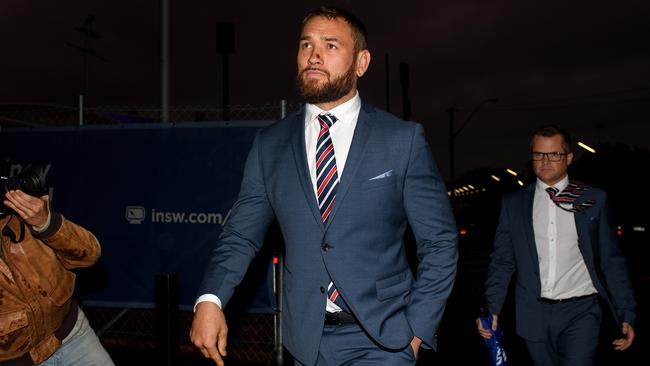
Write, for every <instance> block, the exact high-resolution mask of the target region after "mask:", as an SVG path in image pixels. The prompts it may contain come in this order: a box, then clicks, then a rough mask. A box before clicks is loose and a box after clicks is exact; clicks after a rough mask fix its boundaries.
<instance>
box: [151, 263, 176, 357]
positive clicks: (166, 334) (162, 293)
mask: <svg viewBox="0 0 650 366" xmlns="http://www.w3.org/2000/svg"><path fill="white" fill-rule="evenodd" d="M155 286H156V287H155V295H154V296H155V306H156V308H155V318H154V322H155V328H154V330H155V346H156V365H164V366H174V365H177V364H178V362H177V358H178V349H179V340H178V278H177V275H176V273H159V274H156V284H155Z"/></svg>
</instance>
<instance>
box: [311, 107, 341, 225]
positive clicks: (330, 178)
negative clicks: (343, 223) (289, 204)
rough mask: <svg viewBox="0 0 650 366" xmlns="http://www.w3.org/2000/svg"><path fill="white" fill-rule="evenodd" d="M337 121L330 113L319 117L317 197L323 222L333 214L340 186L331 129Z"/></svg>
mask: <svg viewBox="0 0 650 366" xmlns="http://www.w3.org/2000/svg"><path fill="white" fill-rule="evenodd" d="M336 121H337V119H336V117H334V116H333V115H331V114H329V113H323V114H320V115H318V122H319V123H320V133H319V134H318V142H317V144H316V190H317V193H316V195H317V196H318V209H319V210H320V216H321V219H322V220H323V222H324V223H325V222H327V218H328V217H329V215H330V213H331V212H332V206H333V205H334V198H335V197H336V188H337V187H338V184H339V174H338V171H337V169H336V157H335V156H334V145H333V144H332V138H331V137H330V127H332V125H333V124H334V122H336Z"/></svg>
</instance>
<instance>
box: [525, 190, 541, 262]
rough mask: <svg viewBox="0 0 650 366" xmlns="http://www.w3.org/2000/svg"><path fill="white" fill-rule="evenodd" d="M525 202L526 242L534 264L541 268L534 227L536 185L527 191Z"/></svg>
mask: <svg viewBox="0 0 650 366" xmlns="http://www.w3.org/2000/svg"><path fill="white" fill-rule="evenodd" d="M525 192H526V194H525V195H524V202H522V206H523V209H524V221H523V222H524V223H525V225H526V228H525V229H524V232H525V233H526V239H527V240H526V242H527V243H528V251H529V253H530V256H531V260H532V263H535V264H536V265H537V267H538V268H539V258H538V256H537V245H536V244H535V229H534V227H533V202H534V200H535V183H533V184H531V185H529V186H528V187H527V188H526V189H525Z"/></svg>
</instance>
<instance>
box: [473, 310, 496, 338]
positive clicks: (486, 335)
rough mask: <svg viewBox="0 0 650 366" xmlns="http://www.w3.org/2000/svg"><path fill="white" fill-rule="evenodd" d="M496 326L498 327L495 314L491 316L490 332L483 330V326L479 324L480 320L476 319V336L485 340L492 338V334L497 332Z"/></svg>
mask: <svg viewBox="0 0 650 366" xmlns="http://www.w3.org/2000/svg"><path fill="white" fill-rule="evenodd" d="M497 325H498V323H497V315H495V314H492V331H490V330H489V329H485V328H483V324H481V319H479V318H476V326H477V328H478V334H479V335H480V336H481V337H483V338H485V339H490V338H492V332H494V331H496V330H497Z"/></svg>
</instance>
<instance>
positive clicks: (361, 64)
mask: <svg viewBox="0 0 650 366" xmlns="http://www.w3.org/2000/svg"><path fill="white" fill-rule="evenodd" d="M370 59H371V57H370V51H368V50H361V51H359V53H357V67H356V70H354V72H355V73H356V74H357V77H359V78H360V77H362V76H363V74H365V73H366V71H368V67H369V66H370Z"/></svg>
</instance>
